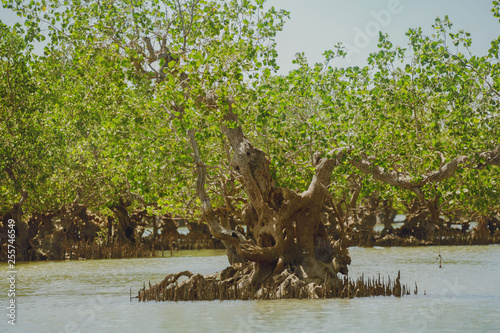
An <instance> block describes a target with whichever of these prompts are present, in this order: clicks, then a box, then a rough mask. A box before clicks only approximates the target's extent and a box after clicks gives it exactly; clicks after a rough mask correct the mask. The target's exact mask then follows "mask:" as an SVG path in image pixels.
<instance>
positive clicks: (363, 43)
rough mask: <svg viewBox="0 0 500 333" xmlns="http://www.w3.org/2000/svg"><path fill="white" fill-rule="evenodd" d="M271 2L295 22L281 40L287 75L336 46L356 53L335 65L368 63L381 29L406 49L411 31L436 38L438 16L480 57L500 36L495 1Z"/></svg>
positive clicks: (280, 61) (357, 0) (355, 0)
mask: <svg viewBox="0 0 500 333" xmlns="http://www.w3.org/2000/svg"><path fill="white" fill-rule="evenodd" d="M268 4H269V5H271V6H274V7H276V8H284V9H287V10H288V11H290V20H289V22H288V23H287V24H286V25H285V28H284V31H283V32H281V33H280V34H279V35H278V38H277V44H278V47H277V49H278V54H279V59H278V64H279V65H280V66H281V71H283V72H287V71H288V70H290V69H292V68H293V64H292V60H293V59H294V57H295V53H297V52H305V54H306V56H307V58H308V59H309V62H311V63H314V62H323V57H322V56H321V54H322V53H323V51H325V50H327V49H333V46H334V45H335V44H336V43H337V42H342V43H344V44H349V45H351V46H352V47H353V48H354V52H351V56H350V59H348V60H340V59H338V60H334V62H333V63H331V65H337V66H349V65H358V66H362V65H365V64H366V59H367V57H368V55H369V54H370V53H371V52H374V51H376V49H377V42H378V33H376V31H377V30H381V31H382V32H384V33H388V34H389V36H390V39H391V41H392V42H393V44H395V45H400V46H403V47H404V46H406V45H407V43H408V39H407V36H405V33H406V32H407V31H408V29H409V28H417V27H422V29H423V31H424V33H426V34H427V35H431V34H432V28H431V25H432V24H434V21H435V19H436V17H438V16H439V17H441V18H443V19H444V16H445V15H448V16H449V18H450V20H451V22H453V28H455V29H457V30H460V29H463V30H464V31H467V32H470V33H471V37H472V41H473V44H472V51H473V53H474V54H476V55H483V54H485V53H486V52H487V50H488V49H489V48H490V42H491V41H492V40H493V39H495V38H496V37H498V36H499V35H500V22H498V19H496V18H495V17H493V15H492V13H491V12H490V10H491V8H492V7H493V6H492V4H491V1H490V0H349V1H348V0H308V1H305V0H268ZM377 28H378V29H377ZM370 35H371V36H370ZM372 36H373V37H372Z"/></svg>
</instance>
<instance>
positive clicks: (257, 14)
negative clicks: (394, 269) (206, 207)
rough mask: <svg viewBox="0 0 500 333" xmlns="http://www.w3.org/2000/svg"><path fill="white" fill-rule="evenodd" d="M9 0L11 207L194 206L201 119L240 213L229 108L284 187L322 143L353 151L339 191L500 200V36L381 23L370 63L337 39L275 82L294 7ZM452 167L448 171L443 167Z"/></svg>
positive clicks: (3, 53)
mask: <svg viewBox="0 0 500 333" xmlns="http://www.w3.org/2000/svg"><path fill="white" fill-rule="evenodd" d="M3 4H4V6H5V7H6V8H11V9H13V10H14V11H15V12H17V13H18V15H20V16H21V17H23V18H24V19H25V23H24V26H19V25H17V26H14V27H8V26H5V25H3V24H2V26H1V38H0V67H1V70H0V76H1V78H0V105H1V106H0V141H1V144H0V156H1V158H0V169H1V170H2V172H1V173H0V212H7V211H8V210H9V209H10V208H11V207H12V206H13V205H14V204H15V203H21V204H22V206H23V209H24V212H25V214H29V213H32V212H34V211H47V210H57V209H58V208H59V207H61V205H63V204H65V203H69V202H73V201H75V200H78V202H80V203H84V204H85V205H86V206H87V207H90V208H92V209H93V210H94V211H101V212H102V213H104V214H106V215H110V214H112V213H111V210H109V207H111V206H113V205H115V204H117V203H118V202H120V201H123V200H124V198H127V199H128V200H132V201H133V202H134V205H143V206H148V207H149V209H150V210H156V211H163V212H166V211H169V212H175V213H179V214H182V215H186V214H195V215H196V214H199V209H198V206H199V205H200V201H199V199H197V197H196V173H195V165H194V161H193V156H192V152H191V147H190V144H189V140H188V136H187V132H188V131H189V130H195V131H196V139H197V141H198V144H199V146H200V148H201V155H202V158H203V161H204V163H206V164H207V165H208V173H209V174H208V182H209V183H208V186H207V187H208V192H209V195H210V197H211V198H212V200H213V202H214V203H216V205H217V206H231V207H232V209H238V208H241V207H242V203H243V202H245V192H244V191H243V190H242V186H241V183H240V181H239V179H238V174H237V173H235V172H234V170H233V168H232V165H231V149H230V148H229V144H228V142H227V139H226V138H225V136H224V135H223V132H222V131H221V126H222V124H223V122H224V121H223V118H224V115H226V113H227V112H228V110H229V109H231V110H232V111H233V112H236V113H237V115H238V118H239V122H240V125H242V126H243V128H244V131H245V133H246V135H247V136H248V137H249V139H250V140H251V141H252V142H254V143H255V144H256V145H257V146H259V147H260V148H261V149H262V150H264V151H266V152H267V153H268V154H269V156H270V159H271V163H272V170H273V176H274V180H275V181H276V183H277V184H279V185H280V186H284V187H288V188H290V189H293V190H297V191H302V190H305V189H306V188H307V186H308V184H309V183H310V180H311V178H312V175H313V174H314V162H315V158H316V157H315V156H317V155H315V153H316V152H320V153H321V154H322V155H323V156H325V155H327V153H328V152H330V151H332V150H334V149H337V151H338V149H340V148H342V147H346V148H345V149H346V150H348V154H346V156H345V158H344V163H343V165H341V166H339V167H337V168H335V169H334V176H333V177H332V179H333V182H332V184H331V185H330V187H329V189H330V191H331V193H332V195H333V197H334V198H336V199H339V198H343V197H345V196H346V195H347V196H352V195H353V193H358V194H359V196H356V197H355V199H356V201H357V202H358V203H359V204H362V203H363V202H364V198H368V197H370V196H372V195H375V196H378V197H381V198H383V199H386V200H391V201H393V202H395V203H399V204H396V206H397V207H398V209H400V210H402V209H403V207H404V206H403V204H404V203H408V202H410V201H412V200H420V201H421V202H422V203H426V204H427V205H428V206H429V205H430V206H429V207H431V206H432V209H437V210H438V211H439V212H440V213H441V214H446V215H447V216H456V215H461V216H471V215H473V214H479V215H481V214H485V215H486V214H489V213H490V212H492V211H495V210H497V211H498V209H500V201H499V200H498V198H499V195H500V193H499V190H498V188H499V183H500V171H499V168H498V167H496V166H495V165H498V164H495V163H498V162H495V159H497V160H498V156H496V155H495V149H497V147H498V145H499V143H500V142H499V138H500V113H499V103H500V65H499V44H500V43H499V41H500V37H499V39H497V40H494V41H492V44H491V45H492V46H491V49H490V50H489V52H488V54H485V55H472V54H470V53H469V52H468V49H469V47H470V45H471V43H472V41H471V39H470V37H469V34H468V33H466V32H463V31H459V32H455V31H454V30H453V29H452V25H451V23H450V22H449V20H448V19H447V18H445V19H442V20H440V19H437V20H436V23H435V25H434V28H435V34H434V35H432V36H425V35H423V34H422V31H421V30H420V29H412V30H409V31H408V33H407V36H408V39H409V44H408V45H407V46H401V47H397V46H394V45H393V44H392V43H391V42H390V39H389V36H386V35H383V34H381V35H380V39H379V48H378V50H377V51H376V52H374V53H372V54H371V55H370V57H369V59H368V62H367V66H364V67H347V68H339V67H335V58H336V57H342V56H345V53H344V51H343V48H342V46H341V45H339V47H338V48H337V49H335V50H333V51H326V52H325V63H324V64H314V65H311V64H309V63H308V62H307V59H306V58H305V56H304V55H303V54H298V55H297V58H296V60H295V65H296V69H294V70H292V71H291V72H290V73H288V74H287V75H277V74H275V69H276V68H277V65H276V56H277V54H276V50H275V42H274V37H275V35H276V33H278V32H279V31H280V30H281V29H282V28H283V24H284V20H285V19H286V17H287V15H288V13H287V12H286V11H282V10H276V9H274V8H272V7H271V8H269V7H268V6H265V5H264V1H263V0H255V1H249V0H230V1H215V0H184V1H181V0H164V1H158V0H153V1H138V0H128V1H121V2H116V1H108V0H104V1H100V2H95V1H88V0H78V1H77V0H74V1H64V2H61V1H45V0H44V1H31V2H17V1H3ZM498 9H499V4H498V2H497V1H494V2H493V10H492V11H493V14H494V15H496V16H497V17H498V15H499V14H498ZM43 40H45V41H44V42H43V43H44V44H43V45H45V49H44V52H43V54H38V55H37V54H36V53H35V52H33V47H34V45H40V42H41V41H43ZM235 126H236V124H235ZM498 151H500V150H498V149H497V153H496V154H498ZM457 158H458V159H457ZM449 163H455V164H457V167H456V168H455V169H454V170H453V172H451V173H450V174H449V175H448V174H447V175H446V176H443V177H440V176H437V177H434V178H432V177H431V173H432V172H435V171H439V170H443V168H444V167H448V166H450V168H451V164H449ZM389 173H390V175H392V176H390V177H389ZM395 175H396V176H395ZM399 175H401V177H402V178H404V179H406V180H408V182H406V183H404V184H403V183H401V182H400V179H399V177H400V176H399ZM385 176H387V177H385ZM434 176H435V175H434ZM395 179H396V180H395ZM410 183H411V186H410V185H408V184H410Z"/></svg>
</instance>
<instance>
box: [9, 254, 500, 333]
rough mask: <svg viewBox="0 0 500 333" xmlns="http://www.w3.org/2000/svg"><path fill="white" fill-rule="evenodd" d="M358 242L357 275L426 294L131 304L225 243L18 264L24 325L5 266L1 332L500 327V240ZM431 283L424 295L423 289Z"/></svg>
mask: <svg viewBox="0 0 500 333" xmlns="http://www.w3.org/2000/svg"><path fill="white" fill-rule="evenodd" d="M438 251H439V249H438V248H437V247H420V248H410V247H403V248H370V249H364V248H352V249H351V256H352V262H353V264H352V265H351V267H350V276H351V277H357V276H359V275H361V274H362V273H364V275H365V276H373V275H378V274H379V273H380V274H381V275H382V276H387V275H391V277H395V276H396V275H397V272H398V270H400V271H401V278H402V281H403V282H404V283H407V284H409V285H411V286H414V284H415V281H417V283H418V289H419V294H418V295H411V296H406V297H402V298H400V299H398V298H395V297H375V298H360V299H329V300H283V301H223V302H221V301H212V302H179V303H169V302H165V303H154V302H152V303H138V302H137V301H136V300H133V301H132V302H130V298H129V293H130V288H132V291H133V295H136V291H137V290H138V289H139V288H141V287H142V284H143V281H145V282H146V284H147V283H148V281H151V283H152V284H153V283H157V282H159V281H161V280H162V279H163V277H164V276H165V275H167V274H170V273H175V272H179V271H182V270H190V271H192V272H195V273H202V274H209V273H213V272H217V271H220V270H222V269H224V268H225V267H226V266H227V259H226V257H225V255H224V251H185V252H182V253H176V254H175V256H174V257H172V258H170V257H168V258H149V259H120V260H100V261H98V260H83V261H60V262H34V263H18V264H17V265H16V269H17V271H18V274H17V282H16V289H17V290H16V291H17V293H16V305H17V308H16V311H17V312H16V316H17V317H16V326H11V325H8V324H7V320H8V317H7V311H8V310H7V305H8V301H9V298H8V297H7V290H8V283H7V279H6V277H7V271H8V269H7V265H6V264H5V263H1V264H0V271H2V272H4V276H5V278H4V279H3V282H2V284H0V292H1V295H0V304H1V309H2V310H0V312H1V313H2V316H1V317H0V318H1V322H0V331H1V332H160V331H161V332H333V331H339V330H341V331H343V332H363V331H369V332H401V331H403V332H429V331H441V332H459V331H462V332H500V246H473V247H442V248H441V249H440V252H441V256H442V258H443V259H444V263H443V265H442V268H439V262H438V261H437V260H436V257H437V255H438V254H439V252H438ZM424 290H425V293H426V295H424Z"/></svg>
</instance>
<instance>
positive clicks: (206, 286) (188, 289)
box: [136, 264, 417, 302]
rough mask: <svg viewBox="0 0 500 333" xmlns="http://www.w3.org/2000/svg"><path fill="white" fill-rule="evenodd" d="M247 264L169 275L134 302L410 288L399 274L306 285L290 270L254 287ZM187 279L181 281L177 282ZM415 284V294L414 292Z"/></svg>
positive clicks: (349, 294)
mask: <svg viewBox="0 0 500 333" xmlns="http://www.w3.org/2000/svg"><path fill="white" fill-rule="evenodd" d="M253 272H254V271H253V267H252V265H251V264H245V265H242V264H235V265H233V266H230V267H228V268H226V269H225V270H224V271H222V272H221V273H220V274H215V275H209V276H202V275H201V274H193V273H191V272H188V271H184V272H181V273H177V274H171V275H168V276H167V277H165V279H164V280H163V281H162V282H160V283H158V284H156V285H154V286H151V285H150V286H149V288H148V289H146V287H145V286H144V288H143V289H141V290H139V292H138V295H137V297H136V298H137V299H138V300H139V301H140V302H141V301H142V302H147V301H211V300H249V299H263V300H264V299H293V298H298V299H302V298H353V297H371V296H396V297H401V296H403V295H409V294H410V292H411V291H410V288H409V287H408V286H406V285H403V286H402V285H401V282H400V274H399V272H398V277H397V278H396V279H395V280H394V281H391V279H390V278H388V279H387V281H385V280H384V279H381V278H380V276H379V277H378V278H372V279H370V278H367V279H366V278H364V277H363V276H362V277H360V278H358V279H357V280H355V281H353V280H351V279H349V278H348V277H343V278H337V276H332V275H330V274H325V277H324V279H322V281H318V282H308V281H306V280H304V279H302V278H300V277H299V276H298V275H297V274H296V273H294V272H293V271H292V270H291V269H285V270H284V271H283V272H281V273H280V274H277V275H274V276H273V277H270V278H268V279H266V281H264V282H263V283H261V284H259V285H258V287H255V286H253V285H252V283H251V280H252V279H251V275H252V273H253ZM182 276H184V277H187V279H185V280H184V281H181V282H179V279H180V278H181V277H182ZM416 290H417V285H416V284H415V291H414V293H416V292H417V291H416Z"/></svg>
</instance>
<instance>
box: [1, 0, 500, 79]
mask: <svg viewBox="0 0 500 333" xmlns="http://www.w3.org/2000/svg"><path fill="white" fill-rule="evenodd" d="M267 5H268V6H274V7H276V8H283V9H287V10H288V11H290V12H291V13H290V20H288V21H287V23H286V24H285V27H284V31H282V32H281V33H279V35H278V37H277V43H278V46H277V50H278V54H279V58H278V64H279V66H280V67H281V70H280V72H282V73H286V72H287V71H289V70H290V69H292V68H293V66H294V65H293V64H292V60H293V59H294V57H295V54H296V53H297V52H305V54H306V56H307V58H308V59H309V61H310V62H311V63H314V62H322V61H323V57H322V56H321V54H322V53H323V52H324V51H325V50H327V49H333V46H334V45H335V44H336V43H337V42H342V43H344V44H346V45H349V46H351V47H352V48H351V52H350V53H351V55H350V57H349V59H347V60H340V59H338V60H334V62H333V63H331V64H332V65H336V66H349V65H358V66H362V65H364V64H366V58H367V56H368V55H369V54H370V53H371V52H373V51H375V50H376V45H377V40H378V33H377V31H378V30H381V31H383V32H385V33H388V34H389V36H390V38H391V41H392V42H393V43H394V44H396V45H400V46H405V45H406V44H407V39H406V36H405V33H406V32H407V31H408V29H409V28H416V27H422V28H423V29H424V32H425V33H426V34H428V35H430V34H431V33H432V30H431V25H432V24H433V23H434V20H435V18H436V17H438V16H440V17H441V18H444V16H445V15H448V16H449V17H450V20H451V21H452V22H453V23H454V26H453V27H454V28H456V29H463V30H465V31H467V32H470V33H471V34H472V40H473V45H472V50H473V53H474V54H477V55H482V54H484V53H486V52H487V50H488V48H489V47H490V42H491V41H492V40H493V39H494V38H496V37H498V36H499V35H500V23H499V22H498V19H496V18H494V17H493V15H492V13H491V12H490V10H491V8H492V5H491V0H268V1H267ZM0 19H1V20H2V21H3V22H4V23H6V24H12V23H14V22H15V20H16V16H15V14H13V13H12V12H10V11H7V10H5V9H2V8H1V7H0Z"/></svg>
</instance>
